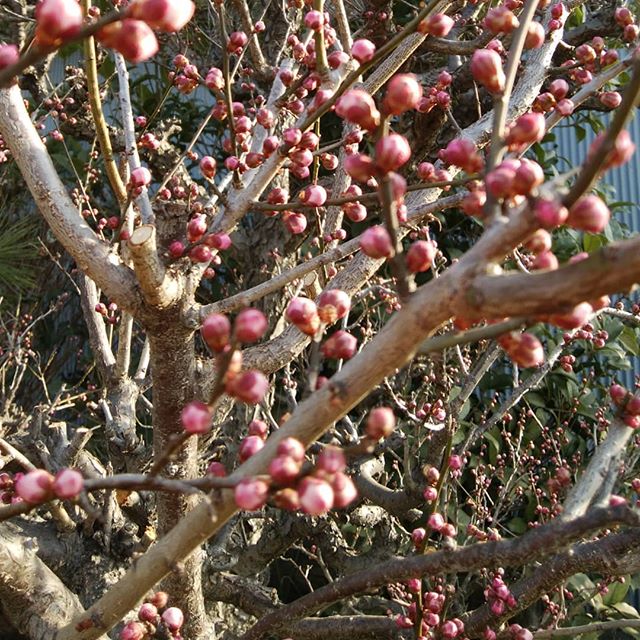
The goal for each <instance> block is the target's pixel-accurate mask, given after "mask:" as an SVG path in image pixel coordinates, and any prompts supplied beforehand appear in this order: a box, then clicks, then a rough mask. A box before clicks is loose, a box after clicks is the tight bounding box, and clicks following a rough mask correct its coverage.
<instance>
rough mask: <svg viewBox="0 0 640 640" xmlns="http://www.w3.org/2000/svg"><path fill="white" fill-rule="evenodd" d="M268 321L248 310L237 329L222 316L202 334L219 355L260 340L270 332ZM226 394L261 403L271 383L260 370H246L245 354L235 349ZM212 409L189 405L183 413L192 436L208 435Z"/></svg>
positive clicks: (211, 320)
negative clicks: (243, 357) (236, 345)
mask: <svg viewBox="0 0 640 640" xmlns="http://www.w3.org/2000/svg"><path fill="white" fill-rule="evenodd" d="M267 326H268V323H267V319H266V318H265V316H264V314H263V313H262V312H261V311H259V310H258V309H245V310H243V311H241V312H240V313H239V314H238V316H237V317H236V319H235V322H234V324H233V328H232V326H231V322H230V321H229V319H228V318H227V317H226V316H225V315H223V314H221V313H213V314H211V315H209V316H208V317H207V318H206V319H205V321H204V322H203V323H202V327H201V330H200V333H201V335H202V339H203V340H204V341H205V343H206V344H207V346H208V347H209V348H210V349H211V350H212V351H213V352H215V353H218V354H227V355H228V352H229V350H230V349H231V348H232V345H233V343H239V344H248V343H251V342H256V341H257V340H260V338H262V336H263V335H264V334H265V332H266V330H267ZM224 382H225V391H226V392H227V393H228V394H229V395H231V396H233V397H235V398H236V399H238V400H240V401H241V402H246V403H248V404H258V403H259V402H260V401H261V400H262V398H263V397H264V395H265V393H266V392H267V389H268V386H269V383H268V381H267V378H266V377H265V376H264V374H262V373H261V372H260V371H254V370H249V371H242V353H241V352H240V351H237V350H234V352H233V354H231V356H230V361H229V365H228V367H227V370H226V372H225V378H224ZM210 419H211V415H210V409H209V407H208V406H207V405H205V404H203V403H201V402H191V403H189V404H188V405H187V406H186V407H185V408H184V409H183V412H182V423H183V426H184V428H185V430H186V431H187V432H188V433H192V434H193V433H206V432H207V431H208V430H209V429H210V428H211V425H210Z"/></svg>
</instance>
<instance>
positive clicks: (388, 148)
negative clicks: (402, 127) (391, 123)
mask: <svg viewBox="0 0 640 640" xmlns="http://www.w3.org/2000/svg"><path fill="white" fill-rule="evenodd" d="M410 157H411V147H410V146H409V143H408V142H407V139H406V138H405V137H404V136H401V135H400V134H398V133H391V134H389V135H387V136H383V137H382V138H380V140H378V142H377V143H376V157H375V162H376V164H377V165H378V167H380V169H382V171H384V172H389V171H396V170H397V169H399V168H400V167H401V166H402V165H404V164H406V163H407V162H408V160H409V158H410Z"/></svg>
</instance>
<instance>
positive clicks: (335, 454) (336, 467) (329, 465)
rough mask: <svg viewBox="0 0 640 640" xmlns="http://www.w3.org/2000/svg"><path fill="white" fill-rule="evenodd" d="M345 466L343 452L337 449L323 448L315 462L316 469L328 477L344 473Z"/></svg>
mask: <svg viewBox="0 0 640 640" xmlns="http://www.w3.org/2000/svg"><path fill="white" fill-rule="evenodd" d="M346 466H347V461H346V458H345V457H344V452H343V451H342V449H340V448H339V447H332V446H329V447H325V448H324V449H323V450H322V451H321V452H320V454H319V455H318V459H317V461H316V468H317V469H318V470H319V471H322V472H324V473H327V474H329V475H333V474H334V473H338V472H339V471H344V470H345V468H346Z"/></svg>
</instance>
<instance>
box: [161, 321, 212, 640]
mask: <svg viewBox="0 0 640 640" xmlns="http://www.w3.org/2000/svg"><path fill="white" fill-rule="evenodd" d="M163 326H164V328H162V329H160V330H159V331H158V330H156V331H154V332H153V334H152V335H150V344H151V376H152V380H153V427H154V429H153V436H154V437H153V452H154V458H156V459H157V457H158V456H159V455H162V453H163V452H164V451H166V449H167V446H168V444H169V440H170V438H171V437H172V436H174V435H176V434H180V433H181V432H182V423H181V420H180V412H181V411H182V408H183V407H184V405H185V404H187V403H188V402H190V401H191V400H193V393H194V363H195V352H194V341H193V333H192V332H191V331H189V330H187V329H184V328H183V327H182V326H181V322H180V319H179V318H177V317H172V318H170V319H169V318H167V319H166V322H163ZM197 448H198V443H197V438H196V437H191V438H189V440H187V442H186V443H185V444H184V445H183V446H182V447H181V448H180V449H179V451H178V452H176V454H175V455H174V456H173V458H172V459H171V461H170V462H169V464H168V465H167V466H166V467H165V469H164V470H163V472H162V473H163V475H166V476H167V477H171V478H194V477H196V476H197V474H198V464H197ZM194 505H195V502H194V497H193V496H191V497H189V496H185V495H178V494H173V493H163V492H160V493H158V497H157V508H158V534H159V535H160V536H163V535H164V534H165V533H166V532H167V531H169V530H170V529H172V528H173V526H174V525H175V524H176V523H177V522H178V521H179V520H180V519H181V518H182V517H183V516H184V514H185V513H186V512H187V511H189V510H190V509H192V508H193V506H194ZM202 557H203V552H202V550H201V549H198V550H197V551H196V552H194V553H193V554H192V555H191V556H189V557H188V558H187V559H186V560H185V561H184V562H183V563H181V564H180V565H179V566H176V567H174V568H173V573H172V574H171V575H169V576H168V577H167V578H166V579H165V580H164V581H163V582H162V584H161V589H162V590H163V591H166V592H167V593H168V594H169V604H170V605H171V606H176V607H179V608H180V609H182V611H183V613H184V615H185V627H184V629H183V635H184V637H185V638H189V639H190V640H199V639H201V638H202V639H203V640H204V638H207V639H209V638H211V635H212V628H211V625H210V622H209V620H208V616H207V614H206V611H205V607H204V598H203V596H202Z"/></svg>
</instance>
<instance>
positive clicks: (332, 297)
mask: <svg viewBox="0 0 640 640" xmlns="http://www.w3.org/2000/svg"><path fill="white" fill-rule="evenodd" d="M350 308H351V298H349V296H348V294H346V293H345V292H344V291H341V290H340V289H328V290H327V291H323V292H322V294H320V298H319V299H318V316H319V317H320V320H322V322H324V323H325V324H332V323H334V322H336V320H340V319H341V318H344V317H345V316H346V315H347V313H349V309H350Z"/></svg>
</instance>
